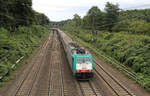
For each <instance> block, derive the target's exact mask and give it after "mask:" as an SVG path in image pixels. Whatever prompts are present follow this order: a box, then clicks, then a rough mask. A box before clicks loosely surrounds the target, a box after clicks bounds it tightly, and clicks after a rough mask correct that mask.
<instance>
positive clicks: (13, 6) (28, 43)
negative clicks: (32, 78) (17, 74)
mask: <svg viewBox="0 0 150 96" xmlns="http://www.w3.org/2000/svg"><path fill="white" fill-rule="evenodd" d="M0 3H1V6H0V77H6V78H4V79H1V82H0V84H1V83H2V81H6V79H8V78H7V76H9V75H10V74H11V73H12V71H13V70H15V69H16V68H17V67H18V66H19V64H18V65H17V66H15V67H14V69H12V68H11V67H12V66H13V64H16V61H17V60H18V59H20V58H21V57H24V58H23V59H25V58H27V57H29V56H30V55H31V53H33V51H34V50H35V48H38V46H39V44H40V43H41V41H43V40H44V38H46V37H47V36H48V34H49V32H50V31H49V23H50V21H49V19H48V18H47V16H45V15H44V14H42V13H38V12H36V11H34V10H33V9H32V0H5V1H2V0H1V1H0ZM6 75H7V76H6Z"/></svg>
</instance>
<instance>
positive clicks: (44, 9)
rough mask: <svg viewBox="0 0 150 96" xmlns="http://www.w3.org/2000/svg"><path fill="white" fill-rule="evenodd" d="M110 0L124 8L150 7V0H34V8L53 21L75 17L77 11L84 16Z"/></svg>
mask: <svg viewBox="0 0 150 96" xmlns="http://www.w3.org/2000/svg"><path fill="white" fill-rule="evenodd" d="M108 1H109V2H111V3H113V4H116V3H118V4H119V5H120V8H122V9H134V8H150V0H33V9H34V10H36V11H38V12H41V13H44V14H45V15H47V16H48V17H49V19H50V20H51V21H61V20H66V19H71V18H73V15H74V14H75V13H77V14H78V15H80V16H82V17H83V16H84V15H86V13H87V11H88V10H89V9H90V8H91V7H92V6H98V7H99V8H100V9H101V10H103V9H104V6H105V4H106V2H108Z"/></svg>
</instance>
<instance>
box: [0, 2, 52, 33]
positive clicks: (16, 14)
mask: <svg viewBox="0 0 150 96" xmlns="http://www.w3.org/2000/svg"><path fill="white" fill-rule="evenodd" d="M0 4H1V6H0V18H1V19H0V27H4V28H6V29H8V30H11V31H14V30H15V28H17V27H19V26H29V25H32V24H47V23H49V20H48V18H47V17H46V16H45V15H44V14H41V13H38V12H35V11H34V10H33V9H32V0H0ZM37 19H38V20H37Z"/></svg>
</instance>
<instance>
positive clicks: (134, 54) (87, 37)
mask: <svg viewBox="0 0 150 96" xmlns="http://www.w3.org/2000/svg"><path fill="white" fill-rule="evenodd" d="M149 18H150V9H141V10H140V9H139V10H122V9H120V8H119V5H118V4H112V3H109V2H107V3H106V6H105V10H104V11H101V10H100V9H99V8H98V7H97V6H93V7H92V8H91V9H90V10H89V11H88V12H87V15H86V16H84V17H83V18H81V17H80V16H79V15H77V14H75V15H74V18H73V19H69V20H66V21H62V22H53V24H51V25H53V26H55V27H57V26H58V27H60V28H61V29H62V30H64V31H65V32H66V33H68V34H69V35H70V36H71V37H72V38H76V39H77V40H78V41H80V43H81V42H82V44H83V45H84V46H92V47H90V48H92V49H98V52H99V53H100V54H101V53H104V54H105V55H106V56H109V57H111V58H113V60H115V61H117V62H118V63H119V64H121V65H123V66H125V67H127V68H128V69H129V70H130V71H131V72H132V73H134V74H136V76H137V77H138V78H139V79H140V80H141V81H137V82H138V83H139V84H140V85H141V86H142V87H144V88H145V89H147V90H149V91H150V19H149ZM105 61H107V60H105Z"/></svg>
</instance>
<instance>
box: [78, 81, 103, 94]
mask: <svg viewBox="0 0 150 96" xmlns="http://www.w3.org/2000/svg"><path fill="white" fill-rule="evenodd" d="M78 84H79V87H80V90H81V93H82V96H102V95H101V93H100V92H99V91H98V89H97V88H96V87H95V85H94V83H93V82H92V81H91V80H89V81H78Z"/></svg>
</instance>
